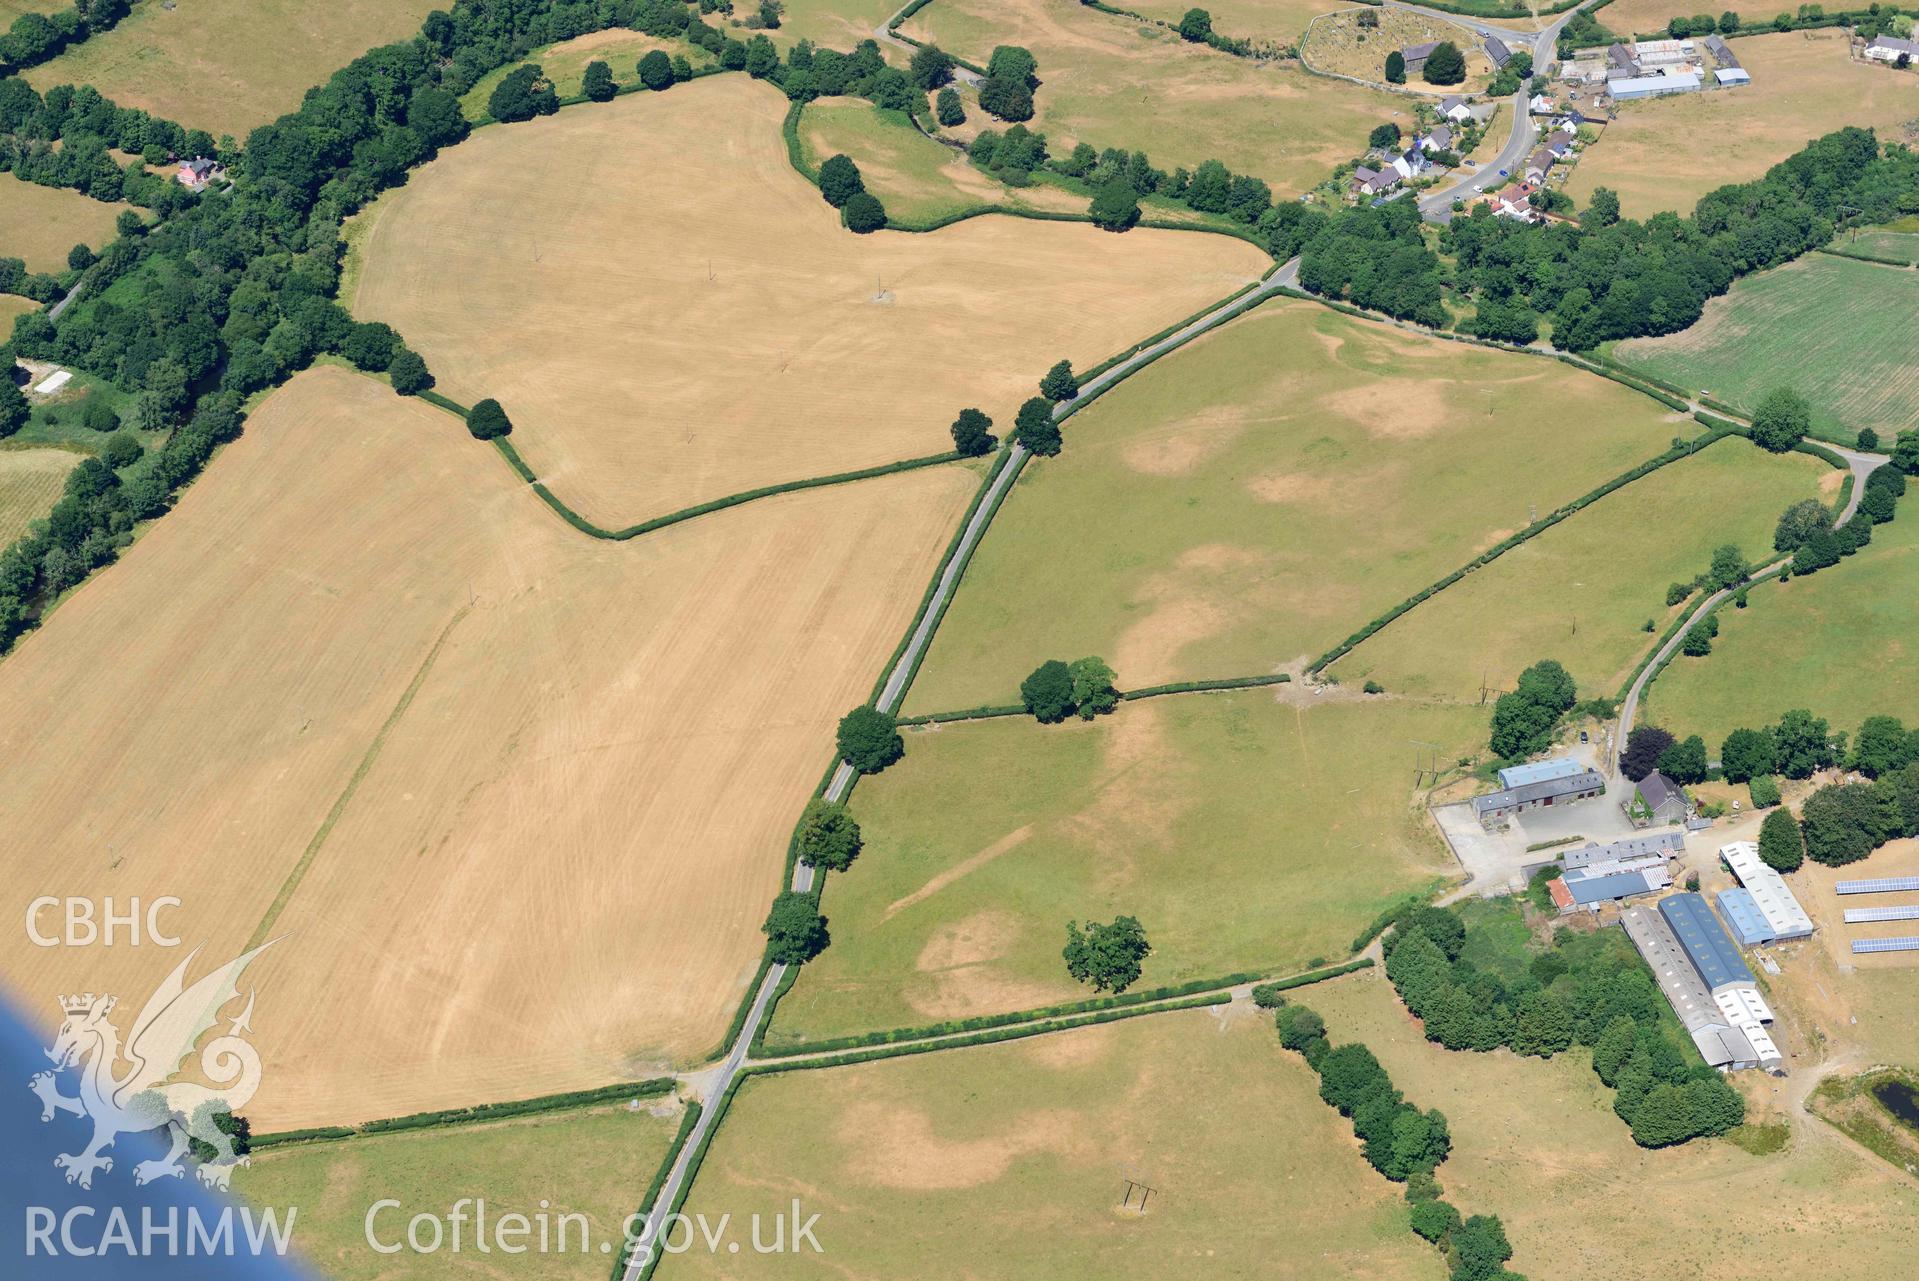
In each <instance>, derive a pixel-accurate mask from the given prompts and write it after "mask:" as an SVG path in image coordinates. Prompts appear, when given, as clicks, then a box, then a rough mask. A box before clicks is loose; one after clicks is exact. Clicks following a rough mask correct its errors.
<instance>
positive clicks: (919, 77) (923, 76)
mask: <svg viewBox="0 0 1919 1281" xmlns="http://www.w3.org/2000/svg"><path fill="white" fill-rule="evenodd" d="M907 74H908V75H909V76H911V77H912V78H913V83H914V84H916V85H918V86H919V87H920V88H921V89H923V90H925V91H926V92H928V93H931V92H932V91H933V90H935V89H938V88H940V87H942V86H943V85H945V84H946V83H947V82H948V81H950V80H951V79H952V78H953V55H952V54H950V53H947V52H946V51H945V50H944V49H942V48H940V47H939V46H938V45H930V44H929V45H921V46H920V47H919V48H918V49H917V50H915V51H914V53H913V61H912V62H911V63H910V64H909V65H908V67H907Z"/></svg>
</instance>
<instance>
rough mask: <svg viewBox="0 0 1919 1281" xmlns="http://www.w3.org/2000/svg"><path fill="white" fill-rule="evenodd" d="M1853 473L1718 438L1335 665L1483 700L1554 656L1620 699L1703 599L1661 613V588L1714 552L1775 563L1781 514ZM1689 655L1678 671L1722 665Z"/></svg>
mask: <svg viewBox="0 0 1919 1281" xmlns="http://www.w3.org/2000/svg"><path fill="white" fill-rule="evenodd" d="M1843 476H1844V473H1842V472H1838V471H1835V470H1833V469H1832V468H1830V467H1827V466H1826V465H1825V464H1824V463H1821V462H1819V461H1818V460H1816V459H1812V458H1808V457H1806V456H1805V455H1804V454H1786V455H1778V454H1768V453H1764V452H1763V451H1761V450H1759V449H1756V448H1754V447H1753V446H1751V445H1748V444H1747V443H1745V442H1744V441H1741V440H1723V441H1720V442H1719V443H1717V444H1715V445H1713V446H1712V447H1711V448H1709V449H1707V450H1706V451H1705V452H1704V453H1702V454H1699V455H1698V456H1696V457H1693V458H1689V459H1685V460H1683V461H1681V462H1677V463H1672V464H1670V465H1669V466H1666V467H1663V468H1661V469H1660V470H1659V471H1656V472H1654V473H1653V474H1652V475H1650V476H1645V477H1642V478H1640V479H1639V480H1636V481H1634V482H1633V483H1632V484H1630V485H1628V486H1626V487H1625V488H1624V489H1621V490H1616V491H1614V492H1613V493H1611V494H1608V495H1607V496H1606V497H1604V498H1602V499H1600V500H1599V501H1598V502H1597V503H1594V504H1593V505H1592V506H1591V507H1588V508H1586V509H1584V510H1583V511H1580V512H1579V513H1577V514H1576V515H1574V516H1573V517H1572V518H1571V519H1569V520H1566V521H1563V522H1561V523H1560V524H1558V525H1555V526H1553V527H1552V528H1551V529H1549V530H1547V531H1546V532H1545V533H1543V534H1541V535H1539V536H1538V537H1536V538H1533V539H1531V540H1529V541H1528V542H1525V543H1522V544H1521V545H1520V546H1518V547H1515V548H1514V549H1513V550H1512V551H1509V552H1507V553H1506V554H1505V555H1504V556H1502V557H1500V558H1499V559H1498V560H1496V561H1494V562H1493V563H1492V564H1491V565H1488V566H1486V567H1485V568H1484V569H1481V570H1479V571H1477V572H1476V573H1473V574H1471V575H1469V576H1467V577H1466V578H1464V579H1462V580H1461V581H1459V582H1457V583H1455V584H1454V585H1453V586H1451V587H1448V588H1447V589H1446V590H1445V591H1443V592H1441V593H1440V594H1439V595H1437V596H1435V597H1433V598H1432V599H1430V600H1428V601H1425V602H1424V603H1422V604H1421V605H1420V606H1419V607H1418V608H1416V609H1414V610H1413V611H1412V612H1411V613H1409V614H1407V615H1406V616H1405V617H1403V618H1400V619H1399V620H1397V621H1396V622H1394V623H1392V624H1391V625H1389V626H1388V627H1386V628H1385V629H1384V630H1383V631H1381V632H1379V633H1378V634H1377V635H1374V636H1372V637H1371V638H1369V639H1368V640H1367V641H1366V642H1365V643H1364V644H1362V645H1361V646H1359V648H1357V649H1355V650H1354V651H1353V652H1352V653H1351V654H1348V655H1347V656H1346V657H1345V658H1342V659H1341V660H1340V661H1339V662H1338V663H1337V664H1335V665H1334V668H1333V672H1334V674H1335V675H1336V676H1338V677H1339V678H1340V679H1341V680H1343V681H1346V682H1347V683H1348V684H1358V683H1359V682H1360V681H1362V680H1364V679H1365V678H1367V677H1371V678H1373V679H1374V680H1377V681H1379V682H1380V683H1381V684H1383V685H1385V686H1386V688H1387V689H1390V690H1395V691H1401V692H1404V693H1408V694H1415V695H1427V696H1432V697H1438V698H1457V699H1476V698H1477V697H1478V696H1479V691H1480V688H1481V682H1482V681H1485V682H1486V683H1488V684H1491V685H1492V686H1494V687H1495V688H1498V689H1511V688H1512V687H1513V681H1514V680H1515V679H1516V678H1517V677H1518V675H1519V673H1520V671H1521V670H1522V669H1524V668H1525V667H1526V666H1527V664H1529V663H1533V662H1536V661H1538V660H1539V659H1541V658H1545V657H1552V658H1556V659H1558V660H1559V661H1560V662H1562V663H1564V664H1565V665H1566V669H1567V670H1568V671H1570V672H1571V673H1572V674H1573V676H1574V677H1576V678H1577V679H1578V681H1579V688H1580V692H1581V694H1582V695H1583V696H1585V697H1594V696H1600V695H1612V694H1617V693H1618V692H1619V690H1620V687H1621V686H1622V685H1623V684H1624V683H1625V680H1626V677H1627V676H1628V674H1629V673H1630V672H1631V670H1632V667H1633V664H1634V663H1636V662H1637V661H1638V660H1639V657H1640V656H1641V655H1642V654H1644V653H1645V652H1646V651H1647V650H1648V649H1650V648H1652V644H1653V640H1654V637H1652V636H1649V635H1647V634H1646V633H1645V632H1644V631H1642V630H1641V628H1642V626H1643V624H1644V623H1645V621H1646V620H1647V619H1652V620H1654V623H1655V627H1656V629H1657V630H1658V631H1659V632H1664V630H1665V628H1666V624H1667V623H1669V622H1670V621H1671V620H1672V619H1673V618H1674V617H1675V616H1676V615H1677V614H1678V613H1680V612H1681V611H1683V610H1684V609H1686V608H1688V607H1690V606H1691V605H1696V604H1697V603H1698V598H1697V597H1695V598H1693V599H1692V600H1690V601H1688V602H1686V603H1683V604H1681V605H1678V606H1674V607H1672V608H1668V607H1667V606H1666V584H1668V583H1671V582H1676V581H1685V580H1690V579H1691V578H1692V577H1693V576H1694V575H1696V574H1699V573H1700V572H1702V571H1703V570H1704V569H1705V568H1706V566H1707V565H1708V564H1709V563H1710V562H1711V560H1712V552H1713V549H1714V548H1715V547H1718V546H1721V545H1722V544H1725V543H1733V544H1736V545H1737V546H1738V547H1739V549H1740V550H1741V551H1743V552H1744V553H1745V554H1746V558H1747V559H1748V560H1751V561H1754V562H1758V561H1764V560H1767V559H1770V558H1771V556H1772V554H1773V552H1772V530H1773V525H1774V523H1775V522H1776V521H1777V520H1778V517H1779V513H1780V512H1782V511H1784V510H1785V509H1786V508H1787V507H1788V506H1789V505H1791V504H1792V503H1795V502H1797V501H1799V500H1800V499H1802V498H1811V497H1815V496H1821V497H1824V498H1825V499H1826V501H1828V502H1830V501H1832V499H1833V498H1834V497H1836V493H1827V492H1825V487H1822V485H1821V482H1822V481H1830V482H1832V486H1833V487H1836V485H1837V483H1838V482H1839V481H1840V480H1841V479H1842V478H1843ZM1717 657H1718V656H1717V655H1714V656H1713V657H1712V658H1707V659H1704V660H1694V659H1687V658H1682V659H1679V660H1677V661H1678V662H1680V663H1682V664H1683V663H1691V662H1695V661H1704V662H1713V661H1716V659H1717Z"/></svg>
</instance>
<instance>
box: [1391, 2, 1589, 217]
mask: <svg viewBox="0 0 1919 1281" xmlns="http://www.w3.org/2000/svg"><path fill="white" fill-rule="evenodd" d="M1601 2H1602V0H1584V3H1581V4H1578V5H1575V6H1574V7H1572V8H1570V9H1568V10H1566V12H1564V13H1562V14H1560V15H1559V16H1558V17H1557V18H1555V19H1553V22H1552V25H1551V26H1549V27H1547V28H1546V29H1545V30H1544V31H1539V32H1531V31H1515V30H1513V29H1512V28H1510V27H1502V26H1499V25H1498V24H1496V23H1491V22H1485V21H1482V20H1479V19H1474V18H1467V17H1462V16H1461V15H1459V14H1457V13H1446V12H1444V11H1443V10H1439V9H1428V8H1426V7H1425V6H1424V5H1417V4H1406V3H1402V0H1390V3H1391V7H1392V8H1395V9H1406V10H1410V11H1411V12H1413V13H1419V14H1424V15H1426V16H1427V17H1429V18H1437V19H1439V20H1441V21H1444V22H1452V23H1457V24H1458V25H1460V26H1463V27H1466V28H1468V29H1469V30H1471V31H1472V32H1473V33H1474V34H1475V35H1478V36H1480V37H1482V38H1483V37H1485V36H1498V37H1499V38H1500V39H1501V40H1503V41H1505V42H1506V46H1507V47H1508V48H1510V49H1512V50H1513V51H1514V52H1517V51H1519V50H1521V49H1525V50H1529V51H1530V52H1531V53H1532V55H1533V65H1534V66H1535V67H1538V68H1540V69H1542V70H1543V69H1544V68H1546V67H1548V66H1551V65H1552V63H1553V60H1554V57H1555V55H1556V54H1557V52H1558V48H1559V33H1560V32H1561V31H1562V30H1564V29H1565V26H1566V24H1567V23H1568V22H1571V21H1572V20H1573V15H1574V14H1576V13H1578V12H1579V11H1580V10H1581V9H1586V8H1590V7H1591V6H1592V5H1595V4H1598V3H1601ZM1530 100H1531V98H1530V95H1529V94H1528V93H1527V91H1526V87H1525V86H1524V85H1521V86H1520V88H1519V91H1518V92H1517V93H1515V94H1513V96H1512V99H1511V102H1512V109H1513V128H1512V133H1511V134H1509V135H1508V136H1507V138H1506V145H1505V146H1504V147H1501V148H1500V150H1499V154H1498V155H1497V156H1495V157H1493V158H1492V159H1491V160H1489V161H1487V162H1486V163H1485V164H1483V165H1481V166H1479V168H1477V169H1474V170H1470V171H1469V170H1466V169H1463V168H1462V169H1461V170H1460V172H1459V175H1458V177H1457V178H1456V179H1455V180H1454V181H1452V182H1449V183H1447V184H1446V185H1445V186H1443V187H1435V188H1433V190H1431V191H1429V192H1427V193H1426V194H1425V195H1423V196H1421V197H1420V198H1419V212H1420V213H1422V214H1424V215H1425V216H1426V217H1428V218H1430V219H1432V220H1433V221H1434V222H1451V221H1452V217H1453V201H1454V200H1455V199H1462V200H1463V199H1465V198H1467V197H1469V196H1473V195H1476V194H1478V193H1479V191H1480V190H1481V189H1486V190H1495V189H1497V188H1499V187H1502V186H1504V185H1505V182H1506V180H1505V179H1501V178H1500V177H1499V172H1500V171H1501V170H1502V169H1503V170H1505V171H1506V173H1507V174H1508V175H1511V174H1515V173H1518V172H1519V168H1520V166H1521V165H1522V164H1523V163H1524V162H1525V159H1526V157H1527V155H1528V154H1529V153H1530V152H1531V151H1532V149H1533V144H1534V143H1536V142H1538V140H1539V130H1538V129H1537V128H1536V127H1535V126H1534V125H1533V121H1532V113H1531V111H1530V110H1528V108H1527V105H1526V104H1527V103H1528V102H1529V101H1530Z"/></svg>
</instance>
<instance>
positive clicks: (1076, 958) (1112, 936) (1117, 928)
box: [1062, 916, 1153, 992]
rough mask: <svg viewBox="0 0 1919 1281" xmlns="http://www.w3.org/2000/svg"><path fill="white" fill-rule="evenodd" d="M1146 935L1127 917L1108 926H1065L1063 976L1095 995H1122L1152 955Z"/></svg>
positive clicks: (1134, 921) (1131, 918) (1091, 923)
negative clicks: (1101, 993)
mask: <svg viewBox="0 0 1919 1281" xmlns="http://www.w3.org/2000/svg"><path fill="white" fill-rule="evenodd" d="M1152 951H1153V947H1152V944H1150V943H1148V942H1147V941H1146V931H1145V930H1144V929H1142V928H1140V924H1139V921H1138V920H1136V919H1135V918H1133V917H1130V916H1122V917H1118V918H1117V919H1115V920H1114V921H1113V922H1112V924H1110V925H1100V924H1097V923H1094V922H1088V923H1087V925H1086V928H1085V929H1084V930H1082V929H1080V925H1079V922H1078V921H1068V922H1067V923H1066V948H1065V950H1064V952H1063V953H1062V955H1064V956H1065V958H1066V972H1067V973H1068V974H1070V975H1072V976H1073V977H1074V978H1075V979H1077V980H1079V981H1080V982H1081V983H1091V984H1092V985H1093V990H1094V991H1097V992H1107V991H1111V992H1124V991H1125V990H1126V989H1127V988H1129V987H1131V986H1132V985H1133V984H1134V982H1136V981H1137V980H1138V979H1139V974H1140V962H1141V961H1143V960H1145V959H1146V958H1147V957H1148V956H1150V955H1151V954H1152Z"/></svg>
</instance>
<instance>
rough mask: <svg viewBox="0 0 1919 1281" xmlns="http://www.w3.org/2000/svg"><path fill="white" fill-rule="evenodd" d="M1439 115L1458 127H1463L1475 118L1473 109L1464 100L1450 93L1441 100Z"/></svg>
mask: <svg viewBox="0 0 1919 1281" xmlns="http://www.w3.org/2000/svg"><path fill="white" fill-rule="evenodd" d="M1439 114H1440V116H1441V117H1442V118H1444V119H1447V120H1450V121H1452V122H1453V123H1454V124H1456V125H1463V124H1465V123H1466V122H1467V121H1468V120H1471V119H1472V118H1473V109H1472V107H1471V106H1470V105H1469V104H1468V103H1467V101H1466V100H1465V99H1464V98H1462V97H1460V96H1459V95H1458V94H1456V93H1449V94H1447V95H1446V96H1445V97H1443V98H1441V99H1440V100H1439Z"/></svg>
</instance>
